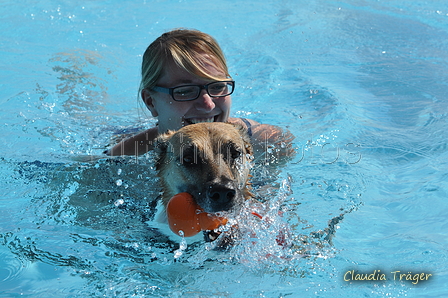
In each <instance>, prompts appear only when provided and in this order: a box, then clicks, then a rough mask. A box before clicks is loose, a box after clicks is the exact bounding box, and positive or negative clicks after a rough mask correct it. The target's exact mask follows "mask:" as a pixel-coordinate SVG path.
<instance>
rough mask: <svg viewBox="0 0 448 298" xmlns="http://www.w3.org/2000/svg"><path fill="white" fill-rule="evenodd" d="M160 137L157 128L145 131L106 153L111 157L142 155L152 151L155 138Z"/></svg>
mask: <svg viewBox="0 0 448 298" xmlns="http://www.w3.org/2000/svg"><path fill="white" fill-rule="evenodd" d="M157 135H158V129H157V127H153V128H150V129H148V130H145V131H143V132H141V133H139V134H137V135H135V136H132V137H130V138H127V139H125V140H123V141H121V142H120V143H118V144H117V145H115V146H114V147H112V148H111V149H109V150H108V152H106V154H108V155H110V156H120V155H136V156H139V155H142V154H145V153H146V152H148V151H149V150H152V148H153V143H154V140H155V138H156V137H157Z"/></svg>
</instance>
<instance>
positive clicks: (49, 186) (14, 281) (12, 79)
mask: <svg viewBox="0 0 448 298" xmlns="http://www.w3.org/2000/svg"><path fill="white" fill-rule="evenodd" d="M0 7H1V10H2V14H1V22H0V27H1V29H2V30H1V32H2V33H1V35H2V38H1V43H0V46H1V52H0V55H1V59H0V64H1V71H0V76H1V80H0V84H1V86H2V88H0V100H1V102H2V108H1V110H0V111H1V120H2V123H1V124H2V131H1V132H2V133H1V135H0V138H1V143H2V144H3V148H2V154H1V159H0V163H1V166H0V177H1V190H0V192H1V196H0V297H19V296H20V297H87V296H90V297H97V296H106V297H112V296H117V297H128V296H137V297H315V296H316V297H332V296H334V297H338V296H346V297H360V296H364V297H385V296H387V297H403V296H407V297H416V296H425V297H441V296H446V295H447V294H448V290H446V289H447V288H448V282H447V281H448V262H447V257H448V252H447V247H448V245H447V244H448V243H447V237H446V236H447V229H448V218H447V214H448V208H447V204H446V201H445V200H446V197H447V193H448V182H447V181H448V179H447V178H448V176H447V173H448V163H447V160H448V150H447V140H448V133H447V131H446V126H447V110H448V103H447V100H446V98H445V97H446V87H447V83H448V75H447V61H448V59H447V58H448V57H447V56H448V54H447V53H448V51H447V49H448V38H447V37H448V5H447V4H446V3H445V1H441V0H440V1H436V0H434V1H412V2H411V1H405V0H401V1H398V0H397V1H396V0H392V1H374V0H367V1H366V0H363V1H362V0H354V1H344V2H340V1H323V0H322V1H319V0H312V1H293V0H289V1H288V0H286V1H244V3H235V2H233V1H220V2H206V1H189V0H185V1H85V2H69V1H64V2H62V1H61V2H57V1H48V0H45V1H39V2H35V1H22V2H21V3H18V2H16V1H3V4H1V6H0ZM176 27H192V28H197V29H199V30H203V31H205V32H207V33H209V34H211V35H213V36H214V37H216V39H217V40H218V41H219V43H220V44H221V46H222V47H223V50H224V52H225V53H226V55H227V59H228V61H229V65H230V73H231V74H232V76H233V77H234V78H235V80H236V82H237V88H236V91H235V93H234V95H233V101H234V104H233V115H234V116H237V117H243V116H244V117H247V118H251V119H254V120H257V121H260V122H263V123H270V124H275V125H279V126H281V127H286V128H288V129H289V130H290V131H291V132H293V133H294V135H295V136H296V139H295V146H296V149H297V154H296V156H295V157H294V158H293V160H291V161H290V162H288V163H287V164H286V165H284V166H282V167H280V168H279V169H278V170H279V171H278V173H274V174H275V175H272V177H268V178H272V179H273V181H272V186H273V188H272V190H271V193H267V194H265V196H266V197H269V198H270V199H272V200H273V202H275V203H276V204H273V206H272V207H271V209H272V210H274V211H276V210H277V209H281V210H282V211H283V212H284V216H283V218H282V219H280V218H275V220H276V223H279V222H280V221H281V220H283V221H284V222H285V223H286V224H287V225H289V227H290V229H291V232H292V240H293V242H294V245H293V246H292V247H290V248H288V249H286V250H282V251H279V250H278V247H273V246H271V245H270V244H271V243H270V242H269V241H270V240H271V239H269V237H268V236H269V235H267V237H266V238H261V237H260V240H259V241H258V243H256V244H253V243H252V242H253V239H252V242H250V241H249V242H247V243H241V244H240V245H238V246H236V247H235V248H234V249H233V250H231V251H229V252H226V253H222V252H217V251H214V250H211V249H210V248H209V247H208V246H207V245H205V244H204V243H202V242H198V243H192V244H189V245H188V247H187V249H186V250H184V251H183V255H182V256H181V257H179V258H177V259H175V251H176V250H177V249H178V248H179V242H176V241H173V240H170V239H168V238H167V237H166V236H164V235H163V234H158V232H157V229H153V228H151V227H150V226H149V225H148V223H147V222H146V217H145V216H147V214H149V213H150V212H152V210H153V206H152V205H151V202H152V199H153V198H155V197H156V196H157V194H158V189H157V187H151V186H154V170H153V169H152V168H151V156H143V157H141V158H140V159H138V160H135V159H134V158H118V159H114V160H112V161H111V160H108V159H106V158H98V156H101V152H102V151H103V150H104V148H105V147H107V146H108V144H110V143H113V142H114V140H113V136H116V135H118V134H123V133H128V132H129V133H132V132H135V131H137V130H139V129H142V128H144V127H147V126H150V125H153V124H154V120H153V119H151V118H150V117H148V115H146V114H145V113H144V112H143V111H142V110H141V109H139V106H138V100H137V89H138V84H139V68H140V60H141V55H142V53H143V51H144V50H145V48H146V46H147V45H148V44H149V43H150V42H151V41H152V40H153V39H154V38H155V37H157V36H158V35H160V34H161V33H162V32H164V31H166V30H169V29H172V28H176ZM271 174H272V173H271ZM268 176H269V175H268ZM276 208H277V209H276ZM253 228H254V229H257V230H256V231H257V232H259V233H260V235H261V234H262V233H261V232H262V230H261V229H262V227H256V226H254V227H253ZM275 228H276V226H275V225H273V226H271V227H268V229H267V231H268V232H275ZM269 229H272V230H269ZM268 234H269V233H268ZM397 271H400V272H397ZM393 272H395V273H393ZM408 272H411V274H410V275H409V276H408ZM421 273H424V274H432V276H429V275H423V276H422V278H420V276H421V275H420V274H421ZM361 274H363V275H365V276H367V278H370V279H373V280H368V281H359V280H357V279H359V278H361V277H362V275H361ZM382 274H384V275H382ZM401 274H404V275H401ZM416 276H417V277H416ZM382 277H384V278H386V279H387V280H381V279H382ZM400 278H401V279H402V280H401V281H400ZM407 278H408V279H409V278H411V280H406V279H407ZM413 278H419V280H415V279H413ZM422 279H427V280H422ZM417 281H418V283H417ZM413 283H415V284H413Z"/></svg>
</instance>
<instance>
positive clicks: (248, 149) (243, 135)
mask: <svg viewBox="0 0 448 298" xmlns="http://www.w3.org/2000/svg"><path fill="white" fill-rule="evenodd" d="M232 125H233V126H235V128H236V129H237V130H238V132H239V134H240V136H241V139H242V140H243V142H244V146H245V147H246V154H250V155H253V150H252V143H251V141H250V137H249V133H248V131H247V128H246V127H244V126H243V125H240V124H232Z"/></svg>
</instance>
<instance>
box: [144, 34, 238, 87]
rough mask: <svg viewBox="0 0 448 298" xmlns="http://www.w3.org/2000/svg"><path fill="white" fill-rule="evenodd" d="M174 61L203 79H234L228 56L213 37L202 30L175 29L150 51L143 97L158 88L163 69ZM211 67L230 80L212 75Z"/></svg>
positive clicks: (154, 44)
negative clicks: (227, 61)
mask: <svg viewBox="0 0 448 298" xmlns="http://www.w3.org/2000/svg"><path fill="white" fill-rule="evenodd" d="M171 61H174V63H176V65H177V66H179V67H181V68H183V69H184V70H186V71H187V72H189V73H191V74H193V75H195V76H198V77H201V78H206V79H210V80H217V81H219V80H223V79H226V78H230V75H229V71H228V68H227V63H226V59H225V57H224V54H223V52H222V50H221V48H220V46H219V45H218V43H217V42H216V40H215V39H214V38H213V37H211V36H210V35H208V34H206V33H203V32H201V31H198V30H190V29H175V30H172V31H170V32H166V33H164V34H162V35H161V36H160V37H158V38H157V39H156V40H155V41H153V42H152V43H151V44H150V45H149V46H148V48H147V49H146V51H145V53H144V55H143V62H142V80H141V82H140V88H139V93H140V92H141V91H142V90H143V89H149V90H151V89H152V88H153V87H154V86H156V84H157V81H158V80H159V78H160V76H161V75H162V71H163V69H164V68H166V67H167V65H168V63H170V62H171ZM207 64H213V65H214V66H216V67H217V68H218V69H219V70H221V71H222V72H223V73H224V74H225V76H226V77H225V78H222V77H220V78H218V77H214V76H212V75H211V74H209V73H208V72H207V69H206V66H207Z"/></svg>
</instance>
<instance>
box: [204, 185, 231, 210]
mask: <svg viewBox="0 0 448 298" xmlns="http://www.w3.org/2000/svg"><path fill="white" fill-rule="evenodd" d="M235 194H236V191H235V189H232V188H229V187H228V186H225V185H221V184H213V185H210V187H209V190H208V197H209V198H210V199H212V201H214V203H215V204H218V205H221V206H226V205H229V203H230V202H232V200H233V199H234V198H235Z"/></svg>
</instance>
